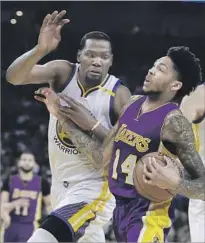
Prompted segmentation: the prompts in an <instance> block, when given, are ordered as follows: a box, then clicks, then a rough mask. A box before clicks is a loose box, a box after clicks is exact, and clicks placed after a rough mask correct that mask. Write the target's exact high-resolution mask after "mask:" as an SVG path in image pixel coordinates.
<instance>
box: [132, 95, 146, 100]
mask: <svg viewBox="0 0 205 243" xmlns="http://www.w3.org/2000/svg"><path fill="white" fill-rule="evenodd" d="M142 97H143V95H132V96H131V97H130V99H131V100H139V99H140V98H142Z"/></svg>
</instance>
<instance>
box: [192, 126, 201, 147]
mask: <svg viewBox="0 0 205 243" xmlns="http://www.w3.org/2000/svg"><path fill="white" fill-rule="evenodd" d="M192 129H193V132H194V137H195V145H196V150H197V152H199V148H200V139H199V124H192Z"/></svg>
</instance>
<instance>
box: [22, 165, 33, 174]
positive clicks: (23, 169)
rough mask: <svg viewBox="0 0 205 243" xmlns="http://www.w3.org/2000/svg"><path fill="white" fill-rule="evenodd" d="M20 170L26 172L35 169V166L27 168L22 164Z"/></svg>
mask: <svg viewBox="0 0 205 243" xmlns="http://www.w3.org/2000/svg"><path fill="white" fill-rule="evenodd" d="M19 170H21V171H23V172H24V173H29V172H31V171H33V168H28V169H26V168H24V167H22V166H19Z"/></svg>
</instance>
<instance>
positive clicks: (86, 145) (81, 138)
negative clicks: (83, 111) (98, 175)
mask: <svg viewBox="0 0 205 243" xmlns="http://www.w3.org/2000/svg"><path fill="white" fill-rule="evenodd" d="M61 124H62V129H63V131H65V132H67V133H68V134H69V135H70V138H71V140H72V142H73V144H74V145H75V146H76V148H77V149H78V150H79V151H80V152H81V153H83V154H84V155H85V156H86V157H87V158H88V159H89V160H90V162H92V164H93V166H94V167H95V168H96V169H98V168H101V167H103V165H102V163H103V148H102V144H103V142H102V141H101V140H99V139H98V138H96V137H94V138H93V137H91V136H90V135H88V134H86V133H85V132H83V131H81V130H80V129H79V128H77V127H76V126H75V125H71V122H70V121H69V122H66V121H64V122H62V123H61Z"/></svg>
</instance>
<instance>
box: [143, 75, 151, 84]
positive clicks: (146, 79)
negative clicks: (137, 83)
mask: <svg viewBox="0 0 205 243" xmlns="http://www.w3.org/2000/svg"><path fill="white" fill-rule="evenodd" d="M149 83H150V79H149V77H148V76H146V77H145V80H144V84H145V85H146V84H149Z"/></svg>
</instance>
